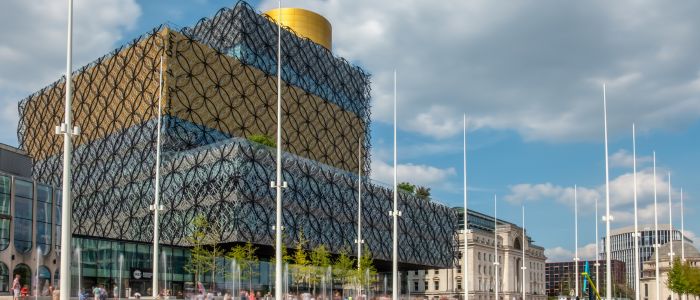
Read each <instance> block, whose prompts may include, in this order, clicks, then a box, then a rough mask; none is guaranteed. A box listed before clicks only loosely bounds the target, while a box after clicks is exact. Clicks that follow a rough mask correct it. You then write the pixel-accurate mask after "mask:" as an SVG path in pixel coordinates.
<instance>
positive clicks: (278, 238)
mask: <svg viewBox="0 0 700 300" xmlns="http://www.w3.org/2000/svg"><path fill="white" fill-rule="evenodd" d="M277 5H278V10H277V12H278V14H279V15H278V18H277V145H276V146H277V147H276V148H277V151H276V157H275V160H276V161H275V165H276V179H275V182H274V184H273V185H274V187H275V192H276V195H275V196H276V205H275V215H276V220H275V300H282V229H283V228H282V187H283V185H284V186H286V182H282V0H279V1H277Z"/></svg>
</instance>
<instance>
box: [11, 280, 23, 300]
mask: <svg viewBox="0 0 700 300" xmlns="http://www.w3.org/2000/svg"><path fill="white" fill-rule="evenodd" d="M20 277H21V276H19V274H15V280H13V281H12V292H13V295H12V299H13V300H19V290H20V289H21V288H22V285H21V284H20V282H19V279H20Z"/></svg>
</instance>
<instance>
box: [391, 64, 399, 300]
mask: <svg viewBox="0 0 700 300" xmlns="http://www.w3.org/2000/svg"><path fill="white" fill-rule="evenodd" d="M396 165H397V163H396V70H394V210H393V211H392V212H391V215H392V217H393V223H394V228H393V231H394V234H393V241H392V245H393V249H392V262H391V280H392V282H391V288H392V292H391V299H392V300H398V299H399V215H400V214H401V212H400V211H399V195H398V190H397V188H398V183H397V182H396V181H397V170H396Z"/></svg>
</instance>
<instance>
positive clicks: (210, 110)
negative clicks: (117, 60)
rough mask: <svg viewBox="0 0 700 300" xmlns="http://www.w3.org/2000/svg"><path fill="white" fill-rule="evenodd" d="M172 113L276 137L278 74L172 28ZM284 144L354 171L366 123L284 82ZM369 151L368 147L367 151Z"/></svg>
mask: <svg viewBox="0 0 700 300" xmlns="http://www.w3.org/2000/svg"><path fill="white" fill-rule="evenodd" d="M169 40H170V41H171V43H172V44H171V49H173V51H172V53H173V57H171V58H170V61H171V63H170V65H169V66H168V70H169V73H168V76H169V77H170V78H169V79H168V80H169V86H168V89H169V91H170V98H169V109H168V110H169V114H170V115H171V116H175V117H178V118H180V119H183V120H188V121H190V122H193V123H195V124H198V125H203V126H205V127H207V128H213V129H217V130H219V131H222V132H224V133H227V134H230V135H232V136H238V137H249V136H251V135H254V134H265V135H269V136H275V134H276V126H277V125H276V124H277V116H276V112H275V110H276V105H277V79H276V76H274V75H268V74H265V73H263V72H262V71H261V70H259V69H257V68H256V67H253V66H250V65H244V64H242V63H241V62H240V61H239V60H238V59H236V58H233V57H230V56H228V55H226V54H223V53H220V52H217V51H215V50H213V49H212V48H210V47H208V46H206V45H203V44H200V43H198V42H195V41H193V40H191V39H187V38H186V37H185V36H183V35H182V34H180V33H177V32H171V35H170V38H169ZM282 99H283V107H282V109H283V111H284V113H283V134H282V140H283V143H284V145H283V147H284V150H285V151H287V152H290V153H294V154H297V155H299V156H302V157H306V158H309V159H312V160H316V161H319V162H322V163H325V164H327V165H331V166H334V167H336V168H340V169H344V170H348V171H352V172H354V171H355V170H356V169H357V166H358V161H357V146H358V140H359V138H360V137H364V136H365V131H366V124H364V123H363V122H362V119H360V118H359V117H358V116H357V115H355V114H353V113H351V112H348V111H345V110H343V109H342V108H340V107H339V106H337V105H335V104H333V103H330V102H328V101H326V100H324V99H322V98H320V97H318V96H316V95H313V94H310V93H308V92H306V91H304V90H302V89H300V88H298V87H295V86H290V85H287V84H286V83H284V82H283V94H282ZM365 152H366V151H365Z"/></svg>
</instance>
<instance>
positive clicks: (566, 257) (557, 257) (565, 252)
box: [544, 243, 596, 262]
mask: <svg viewBox="0 0 700 300" xmlns="http://www.w3.org/2000/svg"><path fill="white" fill-rule="evenodd" d="M573 248H574V247H571V248H568V247H562V246H557V247H553V248H547V249H545V250H544V255H545V256H547V262H562V261H572V260H573V259H574V257H576V252H575V251H573V250H570V249H573ZM595 252H596V251H595V243H590V244H586V245H584V246H583V247H580V248H579V249H578V257H579V258H580V259H581V260H595Z"/></svg>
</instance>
